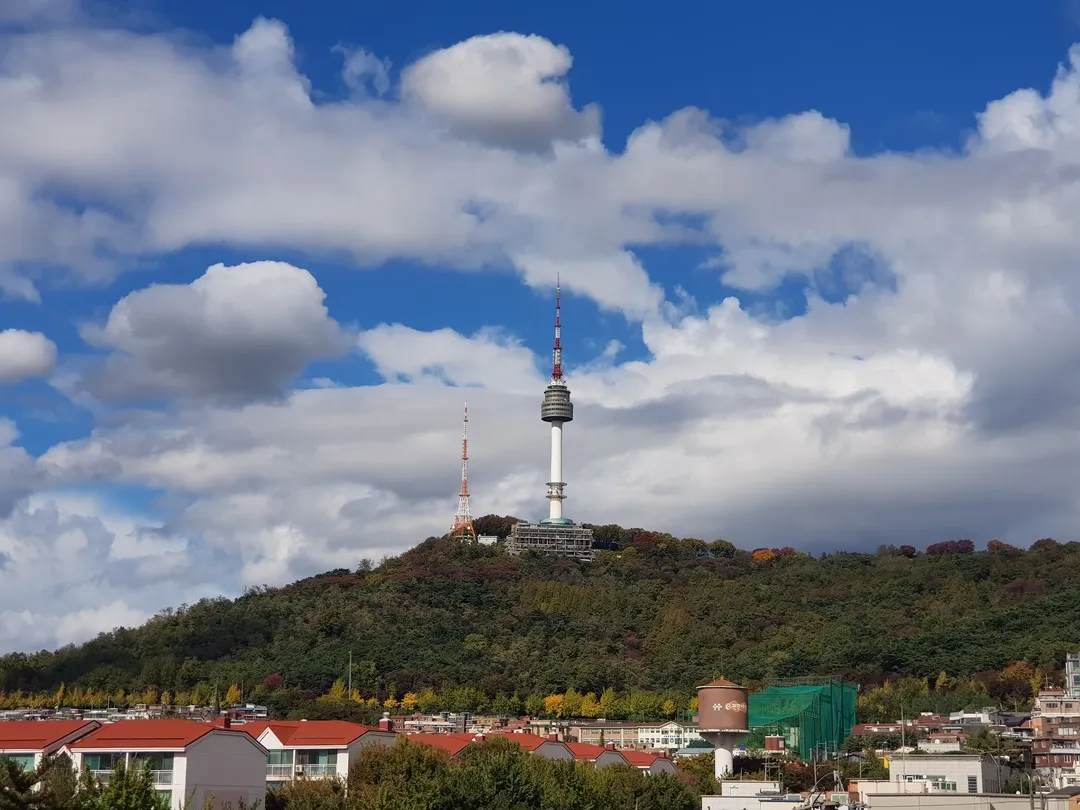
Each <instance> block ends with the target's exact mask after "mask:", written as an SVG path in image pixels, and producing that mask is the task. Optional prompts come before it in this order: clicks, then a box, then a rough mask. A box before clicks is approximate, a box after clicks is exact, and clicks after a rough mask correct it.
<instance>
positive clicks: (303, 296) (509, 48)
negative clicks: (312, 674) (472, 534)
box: [0, 0, 1080, 650]
mask: <svg viewBox="0 0 1080 810" xmlns="http://www.w3.org/2000/svg"><path fill="white" fill-rule="evenodd" d="M20 8H21V9H24V10H3V11H0V99H4V100H5V101H4V103H5V104H6V107H5V109H6V110H7V114H8V116H9V119H10V120H11V121H13V122H14V126H12V127H9V128H8V130H7V132H6V133H5V134H0V289H4V290H5V293H4V295H3V296H2V297H0V417H2V418H3V420H4V421H0V555H4V556H3V559H10V560H12V561H13V562H11V563H10V564H7V565H5V566H4V567H2V568H0V590H2V589H3V588H4V587H7V588H8V589H9V592H10V593H12V594H15V595H13V596H11V597H10V598H9V599H8V600H7V601H5V600H4V598H3V597H0V625H2V624H3V623H4V621H6V622H7V623H8V626H10V627H11V628H13V629H12V630H11V631H9V633H8V635H7V636H4V634H3V632H0V650H2V649H3V648H4V647H5V645H7V646H10V647H21V646H26V645H30V646H33V645H35V644H45V645H48V644H56V643H64V642H66V641H69V640H77V639H80V638H83V637H85V636H86V635H88V634H92V633H93V632H96V631H97V630H100V629H102V628H108V627H111V626H112V625H113V624H114V623H116V622H118V621H128V622H131V621H137V620H139V619H141V618H142V617H144V616H145V615H147V614H148V613H152V612H153V611H154V610H156V609H159V608H160V607H164V606H166V605H168V604H175V603H178V602H180V601H191V600H192V599H193V598H198V596H200V595H207V594H216V593H235V592H237V591H238V590H239V589H241V588H242V587H244V586H246V585H251V584H259V583H263V582H273V583H279V582H285V581H289V580H290V579H292V578H295V577H298V576H304V575H308V574H310V573H313V572H315V571H319V570H325V569H328V568H333V567H338V566H340V565H351V564H354V562H355V561H357V560H359V559H360V558H363V557H369V558H378V557H379V556H382V555H383V554H392V553H396V552H398V551H400V550H402V549H403V548H407V547H408V546H410V545H411V544H413V543H415V542H416V541H417V540H419V539H422V538H423V537H425V536H427V535H429V534H432V533H436V534H437V533H439V532H441V531H443V530H445V527H444V524H446V523H447V521H448V520H449V516H451V515H452V514H453V510H454V506H455V494H456V491H457V481H456V477H457V463H456V459H455V454H456V451H457V438H456V437H457V433H458V430H459V424H458V414H459V412H460V406H461V402H462V401H463V400H464V399H466V398H467V399H468V400H469V402H470V411H471V413H472V415H473V420H474V421H473V428H472V429H473V431H474V434H475V435H474V442H473V448H474V450H473V453H474V456H473V472H474V477H475V480H474V482H473V492H474V496H475V502H476V503H475V506H474V511H475V512H476V514H484V513H489V512H496V513H500V514H515V515H518V516H521V517H535V516H537V515H538V514H539V512H540V511H541V510H542V509H543V508H544V502H543V486H542V485H543V481H544V480H545V476H546V455H545V454H546V452H547V437H546V434H545V433H544V426H543V424H542V423H540V422H539V420H538V418H537V409H538V401H539V397H540V392H541V390H542V387H543V384H544V380H545V378H546V375H547V373H548V364H549V362H550V354H549V353H550V345H551V325H552V323H551V321H552V305H553V294H552V293H553V291H552V287H553V282H554V278H555V275H556V273H561V276H562V279H563V284H564V296H563V303H564V337H565V346H566V361H567V365H568V368H569V374H570V377H569V379H570V385H571V389H572V391H573V392H574V397H575V401H576V403H577V408H578V418H577V420H576V421H575V423H574V424H573V425H571V426H570V428H569V429H568V434H567V441H568V449H567V465H568V471H567V474H568V476H569V477H568V481H569V488H568V492H569V495H570V500H569V501H568V509H569V513H570V514H571V516H572V517H575V518H576V519H579V520H586V521H592V522H600V523H608V522H617V523H622V524H625V525H643V526H650V527H654V528H657V529H667V530H670V531H673V532H675V533H677V534H682V535H693V536H701V537H709V538H711V537H727V538H729V539H732V540H734V541H735V542H737V543H739V544H740V545H744V546H747V547H756V546H760V545H797V546H799V547H802V548H807V549H810V550H823V549H826V550H827V549H833V548H838V547H843V548H873V547H875V546H876V545H878V544H879V543H890V542H911V543H913V544H915V545H925V544H927V543H930V542H934V541H937V540H941V539H947V538H951V537H956V536H965V537H967V536H970V537H973V538H974V539H977V540H980V541H985V540H988V539H990V538H991V537H995V536H1001V537H1004V538H1005V539H1008V540H1010V541H1012V542H1017V543H1020V544H1023V543H1027V542H1030V541H1031V540H1032V539H1035V538H1036V537H1041V536H1047V535H1053V536H1064V535H1065V534H1067V533H1068V531H1070V530H1071V527H1072V526H1074V525H1075V520H1076V519H1077V518H1080V515H1078V514H1077V513H1076V507H1075V506H1074V505H1073V502H1072V501H1073V499H1072V495H1071V491H1070V490H1069V488H1068V487H1067V486H1065V484H1064V482H1065V481H1067V480H1068V479H1069V476H1070V475H1071V471H1072V470H1073V469H1074V465H1075V463H1076V462H1077V461H1080V446H1077V440H1076V439H1075V438H1074V436H1076V435H1080V433H1077V430H1076V429H1077V428H1080V389H1076V390H1074V387H1073V386H1072V384H1071V382H1070V381H1071V380H1072V379H1074V378H1075V377H1076V372H1078V371H1080V369H1078V368H1076V367H1075V365H1076V361H1075V360H1074V358H1073V354H1074V353H1073V352H1072V350H1071V346H1072V345H1074V344H1075V340H1076V339H1077V338H1080V334H1077V330H1078V327H1077V326H1076V325H1075V324H1076V323H1077V322H1078V321H1077V319H1076V318H1075V317H1074V310H1075V304H1076V302H1077V300H1080V282H1078V281H1077V280H1075V279H1074V273H1073V272H1072V267H1073V265H1074V264H1075V255H1076V252H1077V251H1078V250H1080V243H1077V242H1076V237H1075V235H1074V234H1075V233H1078V232H1080V229H1077V228H1076V227H1075V226H1076V225H1077V223H1076V222H1075V218H1076V216H1077V215H1076V213H1075V212H1076V211H1077V210H1080V208H1078V205H1077V203H1080V189H1078V188H1077V181H1076V179H1075V178H1076V177H1077V176H1078V175H1080V173H1078V171H1077V168H1078V167H1080V135H1077V134H1075V133H1078V132H1080V109H1078V107H1080V105H1077V103H1076V101H1075V99H1076V98H1077V97H1080V78H1078V77H1077V72H1076V69H1075V66H1074V65H1072V63H1071V62H1070V48H1071V47H1072V46H1073V43H1074V42H1076V41H1077V40H1080V5H1077V4H1076V3H1073V2H1057V1H1056V0H1055V2H1046V3H1038V4H1034V5H1032V4H1020V3H1015V2H1009V3H1007V2H978V3H976V2H973V1H970V2H969V0H963V1H962V2H961V1H959V0H958V1H957V2H952V3H947V4H944V3H940V2H938V3H931V2H921V1H920V2H906V3H892V2H889V3H865V2H854V0H852V2H847V0H838V1H837V2H832V3H829V4H809V3H798V2H794V1H793V0H792V1H791V2H779V0H765V1H763V2H757V3H741V4H734V3H723V4H720V3H685V2H674V3H668V4H665V5H664V6H663V10H662V12H661V11H659V10H658V8H659V7H658V6H657V5H656V4H653V3H649V4H646V3H644V2H633V3H623V4H620V6H619V7H618V11H617V13H613V12H612V9H611V7H608V6H603V5H600V4H586V5H585V6H584V7H582V5H581V4H571V3H567V2H549V3H544V4H505V3H494V2H490V3H489V2H467V3H459V4H456V5H455V6H454V7H453V10H452V12H448V11H447V10H446V9H445V7H444V6H443V5H441V4H435V3H418V2H394V3H390V2H386V0H371V2H364V3H344V2H323V3H319V4H317V5H314V6H313V4H309V3H300V2H286V1H285V0H242V1H240V2H231V3H220V2H213V3H211V2H208V1H207V0H188V1H187V2H172V0H128V1H127V2H123V3H119V2H117V3H112V2H105V0H94V1H92V2H86V3H79V2H77V0H39V2H38V5H36V6H33V7H31V6H25V7H20ZM31 9H32V13H31ZM500 32H501V33H500ZM571 58H572V66H571ZM346 60H348V62H349V64H350V65H352V66H353V67H354V68H357V69H359V70H361V73H363V75H364V76H366V83H359V84H357V83H353V84H350V82H349V79H348V75H352V74H347V72H346V71H344V70H343V66H344V65H345V63H346ZM1063 66H1064V67H1063ZM1059 70H1060V71H1061V72H1060V74H1059ZM365 71H366V72H365ZM1055 76H1057V77H1058V78H1057V80H1056V81H1055ZM383 80H385V82H386V85H385V87H383V86H382V84H381V82H382V81H383ZM1025 88H1032V89H1030V90H1027V89H1025ZM478 212H479V213H478ZM218 266H220V267H218ZM209 268H215V269H209ZM5 330H7V331H5ZM327 381H329V383H328V382H327ZM1039 392H1042V393H1039ZM16 434H17V435H16ZM1019 469H1038V470H1039V471H1040V473H1039V474H1038V475H1028V476H1023V477H1022V480H1018V478H1017V470H1019ZM1065 539H1067V538H1065ZM72 544H74V545H72ZM72 548H75V551H72ZM72 554H75V555H76V556H79V555H83V556H84V557H85V560H84V561H83V563H82V565H81V566H74V568H73V567H72V566H71V565H65V566H63V567H62V568H63V571H64V574H63V576H65V577H69V578H70V580H65V582H66V585H65V586H64V591H65V592H66V593H68V594H70V601H69V602H66V603H65V604H63V605H58V606H56V607H55V608H54V609H53V612H52V613H51V614H49V615H44V614H42V615H38V614H34V613H33V612H30V613H28V612H27V611H25V610H23V609H22V607H21V605H20V601H19V599H20V597H19V596H18V595H17V594H18V590H17V589H16V585H17V583H18V582H29V581H33V580H34V579H35V578H40V577H41V576H48V575H52V574H50V572H54V571H56V570H60V568H61V561H62V560H64V559H65V558H66V557H70V556H71V555H72ZM92 560H96V562H92ZM211 561H212V562H213V566H212V570H211V566H210V562H211ZM5 577H6V578H8V581H7V582H5V580H4V578H5ZM42 628H45V629H42Z"/></svg>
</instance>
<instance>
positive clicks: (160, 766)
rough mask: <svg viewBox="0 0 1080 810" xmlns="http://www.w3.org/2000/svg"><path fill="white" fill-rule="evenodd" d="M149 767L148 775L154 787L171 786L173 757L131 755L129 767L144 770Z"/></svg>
mask: <svg viewBox="0 0 1080 810" xmlns="http://www.w3.org/2000/svg"><path fill="white" fill-rule="evenodd" d="M147 765H149V766H150V773H151V775H152V776H153V777H154V784H155V785H171V784H172V781H173V755H172V754H132V755H131V767H132V768H145V767H146V766H147Z"/></svg>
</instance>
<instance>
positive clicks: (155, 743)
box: [64, 720, 266, 810]
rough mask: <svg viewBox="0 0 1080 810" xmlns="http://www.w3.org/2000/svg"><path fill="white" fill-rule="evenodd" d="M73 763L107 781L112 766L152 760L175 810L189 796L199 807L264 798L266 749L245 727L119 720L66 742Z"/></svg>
mask: <svg viewBox="0 0 1080 810" xmlns="http://www.w3.org/2000/svg"><path fill="white" fill-rule="evenodd" d="M64 750H66V751H67V752H68V753H70V754H71V757H72V759H73V761H74V765H75V767H76V768H77V769H79V770H82V768H83V767H84V766H85V767H86V768H88V769H89V770H90V771H91V772H92V773H93V774H94V775H95V776H97V777H98V778H99V779H101V780H102V781H108V779H109V776H110V775H111V774H112V769H113V766H114V765H116V763H117V762H123V763H124V764H125V765H126V766H127V767H129V768H130V767H140V766H141V767H145V763H149V764H150V770H151V772H152V774H153V777H154V783H155V784H156V785H157V789H158V792H159V793H162V794H164V795H166V796H168V797H169V799H170V801H171V806H172V808H173V810H180V808H182V807H184V806H185V803H187V802H188V800H189V799H190V800H191V806H192V807H199V808H201V807H202V806H203V805H204V804H205V802H206V801H207V799H209V798H210V797H211V796H213V797H214V800H215V801H216V803H217V804H218V806H220V805H221V804H222V803H224V802H231V803H232V805H233V807H236V806H237V804H239V802H240V800H243V801H245V802H247V803H248V804H249V805H251V804H253V803H254V802H256V801H257V802H259V803H260V806H261V805H262V803H264V802H265V800H266V749H265V748H263V747H262V746H261V745H259V743H258V742H257V741H256V740H255V739H254V738H253V737H252V736H251V735H250V734H245V733H244V732H242V731H239V730H236V729H231V728H225V727H222V726H216V725H211V724H209V723H197V722H195V721H194V720H121V721H119V722H117V723H110V724H107V725H104V726H101V727H100V728H98V729H96V730H94V731H92V732H90V733H89V734H87V735H85V736H83V737H80V738H79V739H77V740H75V741H74V742H72V743H70V744H68V745H67V746H65V749H64Z"/></svg>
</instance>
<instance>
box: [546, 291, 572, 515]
mask: <svg viewBox="0 0 1080 810" xmlns="http://www.w3.org/2000/svg"><path fill="white" fill-rule="evenodd" d="M540 418H541V419H542V420H543V421H545V422H548V423H550V425H551V470H550V477H549V480H548V483H547V498H548V503H549V506H548V520H551V521H562V520H564V518H563V508H562V502H563V501H564V500H565V499H566V495H565V494H564V492H563V488H564V487H565V486H566V482H565V481H563V425H565V424H566V423H567V422H572V421H573V419H574V404H573V403H572V402H571V401H570V389H569V388H567V386H566V380H565V379H563V368H562V290H561V285H560V284H559V282H558V281H556V282H555V345H554V347H553V349H552V353H551V381H550V382H549V383H548V385H547V388H546V389H545V390H544V402H543V404H542V405H541V406H540Z"/></svg>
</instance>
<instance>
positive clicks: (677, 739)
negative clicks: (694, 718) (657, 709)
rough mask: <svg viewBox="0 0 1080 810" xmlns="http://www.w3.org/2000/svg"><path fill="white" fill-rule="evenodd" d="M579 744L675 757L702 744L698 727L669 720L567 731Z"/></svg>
mask: <svg viewBox="0 0 1080 810" xmlns="http://www.w3.org/2000/svg"><path fill="white" fill-rule="evenodd" d="M570 733H571V735H573V736H576V738H577V741H578V742H583V743H591V744H592V745H600V744H601V743H615V747H616V748H620V749H621V748H639V749H643V750H648V751H658V750H662V749H666V750H667V751H668V752H671V753H674V752H675V751H678V750H679V749H680V748H686V747H687V746H689V745H690V743H692V742H694V741H695V740H701V739H702V737H701V735H700V734H698V730H697V725H696V724H694V723H680V722H678V721H675V720H668V721H666V722H663V723H619V722H615V723H612V722H607V721H605V720H597V721H595V722H592V723H582V724H580V725H574V726H571V727H570Z"/></svg>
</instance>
